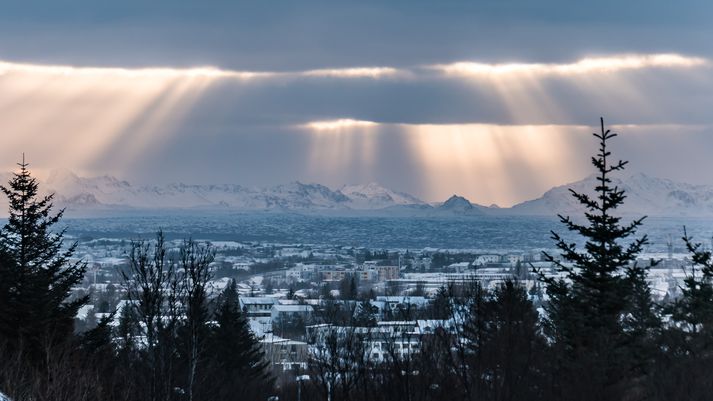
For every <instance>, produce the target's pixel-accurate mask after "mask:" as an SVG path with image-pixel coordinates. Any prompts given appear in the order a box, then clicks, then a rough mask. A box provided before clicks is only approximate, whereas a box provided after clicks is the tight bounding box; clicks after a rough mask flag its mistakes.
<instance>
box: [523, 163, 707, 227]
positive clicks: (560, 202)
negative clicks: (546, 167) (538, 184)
mask: <svg viewBox="0 0 713 401" xmlns="http://www.w3.org/2000/svg"><path fill="white" fill-rule="evenodd" d="M596 184H597V182H596V177H595V176H589V177H587V178H585V179H584V180H581V181H577V182H573V183H570V184H565V185H561V186H558V187H555V188H552V189H550V190H549V191H547V192H545V194H544V195H542V197H540V198H537V199H534V200H530V201H526V202H523V203H520V204H517V205H515V206H513V207H512V208H510V210H509V211H510V212H511V213H514V214H528V215H553V214H556V213H559V214H573V213H581V212H582V210H583V209H582V207H581V206H580V205H579V203H578V202H577V201H576V200H575V199H574V198H573V197H572V195H571V193H570V192H569V189H570V188H571V189H572V190H574V191H577V192H580V193H586V194H589V195H592V193H593V190H592V189H593V188H594V187H595V185H596ZM612 186H618V187H619V188H620V189H623V190H625V191H626V196H627V197H626V199H625V201H624V204H623V205H622V206H621V207H620V208H619V209H617V211H618V212H620V213H622V214H631V215H650V216H672V217H673V216H713V186H709V185H693V184H687V183H682V182H676V181H672V180H669V179H664V178H656V177H651V176H648V175H646V174H642V173H638V174H634V175H631V176H629V177H625V178H623V179H617V178H614V179H612Z"/></svg>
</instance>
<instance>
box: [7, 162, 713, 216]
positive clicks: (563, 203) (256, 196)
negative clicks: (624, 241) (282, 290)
mask: <svg viewBox="0 0 713 401" xmlns="http://www.w3.org/2000/svg"><path fill="white" fill-rule="evenodd" d="M10 178H11V174H10V173H0V180H1V181H2V182H7V181H8V180H9V179H10ZM612 184H613V185H616V186H618V187H619V188H621V189H624V190H625V191H626V195H627V198H626V200H625V202H624V205H623V206H622V207H621V208H620V209H619V210H618V211H619V212H620V213H621V214H629V215H649V216H701V217H703V216H711V217H713V186H709V185H693V184H686V183H681V182H676V181H672V180H668V179H662V178H655V177H650V176H647V175H645V174H635V175H632V176H629V177H625V178H623V179H614V180H613V183H612ZM595 185H596V177H595V176H590V177H587V178H585V179H584V180H581V181H577V182H573V183H570V184H565V185H561V186H558V187H554V188H552V189H550V190H549V191H547V192H545V193H544V195H542V197H540V198H537V199H533V200H529V201H526V202H523V203H520V204H517V205H515V206H513V207H511V208H498V207H494V206H490V207H485V206H481V205H478V204H475V203H471V202H470V201H469V200H468V199H466V198H464V197H462V196H457V195H453V196H452V197H450V198H449V199H448V200H446V201H445V202H443V203H434V204H427V203H425V202H423V201H422V200H420V199H418V198H416V197H415V196H412V195H409V194H406V193H402V192H397V191H394V190H391V189H389V188H385V187H383V186H381V185H379V184H376V183H371V184H366V185H349V186H343V187H341V188H340V189H338V190H333V189H330V188H328V187H326V186H324V185H320V184H305V183H301V182H292V183H289V184H283V185H276V186H272V187H262V188H260V187H246V186H241V185H232V184H223V185H189V184H183V183H175V184H169V185H162V186H135V185H133V184H131V183H129V182H127V181H123V180H119V179H117V178H114V177H111V176H106V175H105V176H99V177H80V176H78V175H76V174H74V173H72V172H71V171H67V170H56V171H53V172H52V173H51V174H50V175H49V177H48V178H47V179H46V180H44V181H42V182H41V183H40V190H41V192H42V194H48V193H54V194H55V203H56V204H57V206H59V207H65V208H67V209H68V210H70V211H74V212H80V213H81V212H86V211H89V212H91V211H96V210H100V211H101V210H106V211H113V210H121V209H195V208H198V209H212V210H276V211H290V210H294V211H308V212H316V213H320V212H330V211H334V212H337V213H362V214H363V213H370V214H375V215H379V216H382V215H383V216H414V217H415V216H434V217H437V216H477V215H483V214H485V215H543V216H554V215H556V214H569V215H577V214H581V212H582V211H583V209H582V207H581V206H580V205H579V203H577V201H576V200H575V199H574V198H573V197H572V196H571V194H570V192H569V189H570V188H571V189H573V190H575V191H577V192H583V193H587V194H590V195H591V194H592V188H594V187H595ZM6 207H7V202H6V200H5V199H4V197H0V210H5V209H6ZM0 213H1V211H0Z"/></svg>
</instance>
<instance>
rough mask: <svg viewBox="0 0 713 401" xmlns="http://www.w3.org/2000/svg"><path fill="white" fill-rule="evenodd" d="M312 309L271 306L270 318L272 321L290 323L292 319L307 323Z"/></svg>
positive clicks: (309, 307) (294, 306) (293, 306)
mask: <svg viewBox="0 0 713 401" xmlns="http://www.w3.org/2000/svg"><path fill="white" fill-rule="evenodd" d="M312 313H314V309H313V308H312V306H311V305H281V304H275V305H272V309H271V310H270V317H271V318H272V321H273V322H275V321H290V320H294V319H302V320H303V321H308V320H309V319H311V317H312Z"/></svg>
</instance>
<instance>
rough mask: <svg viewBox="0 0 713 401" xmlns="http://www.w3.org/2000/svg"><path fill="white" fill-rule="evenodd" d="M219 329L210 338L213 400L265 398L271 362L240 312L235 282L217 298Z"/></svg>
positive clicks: (209, 378) (210, 385)
mask: <svg viewBox="0 0 713 401" xmlns="http://www.w3.org/2000/svg"><path fill="white" fill-rule="evenodd" d="M215 323H216V326H215V327H214V328H213V329H212V332H211V334H210V337H209V344H208V350H209V354H210V355H211V358H210V359H211V360H210V362H209V364H210V365H209V367H208V369H209V372H208V374H207V375H206V378H207V379H206V380H207V381H208V382H209V383H207V385H206V386H205V387H206V388H209V389H210V388H213V389H214V390H215V391H216V394H212V397H210V398H211V399H215V400H232V399H264V395H265V394H266V393H267V392H268V391H269V390H270V389H271V386H272V379H271V376H270V373H269V372H268V365H269V363H268V362H267V361H266V360H265V354H264V352H263V350H262V347H261V345H260V343H259V342H258V340H257V338H255V335H254V334H253V333H252V332H251V331H250V328H249V325H248V320H247V318H246V317H245V314H244V313H243V312H242V311H241V310H240V305H239V303H238V291H237V285H236V283H235V281H231V282H230V284H228V286H227V287H226V288H225V290H224V291H223V293H222V294H221V295H220V297H219V299H218V307H217V310H216V312H215Z"/></svg>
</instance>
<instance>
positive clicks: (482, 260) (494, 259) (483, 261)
mask: <svg viewBox="0 0 713 401" xmlns="http://www.w3.org/2000/svg"><path fill="white" fill-rule="evenodd" d="M493 263H500V255H495V254H485V255H478V257H476V258H475V261H473V264H474V265H476V266H484V265H489V264H493Z"/></svg>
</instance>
